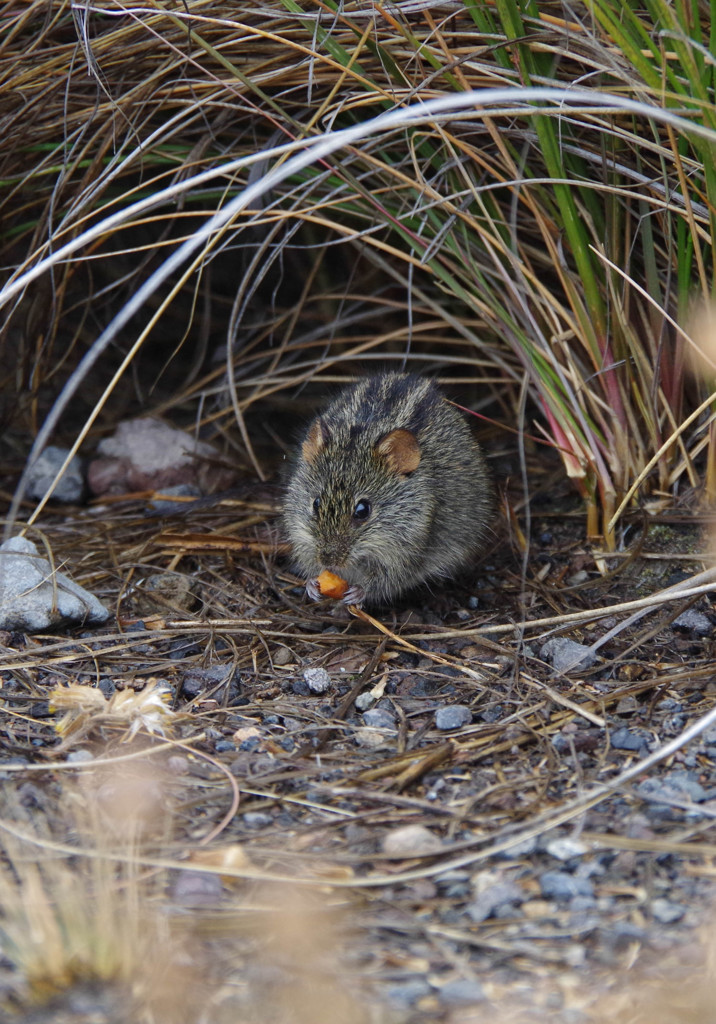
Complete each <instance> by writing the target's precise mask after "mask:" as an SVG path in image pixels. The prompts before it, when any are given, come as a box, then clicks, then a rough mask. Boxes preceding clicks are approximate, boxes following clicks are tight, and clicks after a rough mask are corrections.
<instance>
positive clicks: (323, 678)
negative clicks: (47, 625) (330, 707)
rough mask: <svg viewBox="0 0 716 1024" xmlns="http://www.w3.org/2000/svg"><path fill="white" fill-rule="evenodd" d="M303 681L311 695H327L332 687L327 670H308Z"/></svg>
mask: <svg viewBox="0 0 716 1024" xmlns="http://www.w3.org/2000/svg"><path fill="white" fill-rule="evenodd" d="M303 679H304V681H305V683H306V685H307V686H308V689H309V690H310V691H311V693H326V691H327V690H328V689H329V687H330V685H331V677H330V676H329V675H328V673H327V672H326V670H325V668H307V669H306V671H305V672H304V673H303Z"/></svg>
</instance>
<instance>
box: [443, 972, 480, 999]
mask: <svg viewBox="0 0 716 1024" xmlns="http://www.w3.org/2000/svg"><path fill="white" fill-rule="evenodd" d="M438 996H439V997H440V1002H441V1003H443V1004H444V1005H445V1006H471V1005H472V1004H473V1003H481V1002H483V1001H484V999H485V991H484V989H483V987H482V985H481V984H480V982H479V981H473V980H471V979H470V978H456V979H455V980H454V981H448V982H446V984H444V985H442V986H441V987H440V989H439V991H438Z"/></svg>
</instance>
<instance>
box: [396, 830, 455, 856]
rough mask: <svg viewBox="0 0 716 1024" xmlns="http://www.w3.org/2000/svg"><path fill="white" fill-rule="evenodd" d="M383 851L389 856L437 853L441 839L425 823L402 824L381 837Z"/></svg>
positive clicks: (440, 846)
mask: <svg viewBox="0 0 716 1024" xmlns="http://www.w3.org/2000/svg"><path fill="white" fill-rule="evenodd" d="M382 846H383V853H387V854H389V855H390V856H391V857H401V858H402V857H423V856H425V855H426V854H431V853H439V852H440V850H442V846H443V844H442V841H441V840H440V839H439V837H438V836H436V835H435V833H434V832H431V831H430V829H429V828H426V827H425V825H402V826H401V827H400V828H394V829H393V830H392V831H390V832H388V833H387V835H386V836H385V837H384V838H383V843H382Z"/></svg>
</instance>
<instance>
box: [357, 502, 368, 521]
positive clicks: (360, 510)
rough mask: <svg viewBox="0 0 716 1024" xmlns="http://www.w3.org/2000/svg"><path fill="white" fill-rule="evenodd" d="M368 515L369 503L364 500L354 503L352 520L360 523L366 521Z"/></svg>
mask: <svg viewBox="0 0 716 1024" xmlns="http://www.w3.org/2000/svg"><path fill="white" fill-rule="evenodd" d="M370 513H371V507H370V502H369V501H367V500H366V499H365V498H361V500H360V501H357V502H356V507H355V508H354V509H353V518H354V519H359V520H361V521H362V520H363V519H367V518H368V516H369V515H370Z"/></svg>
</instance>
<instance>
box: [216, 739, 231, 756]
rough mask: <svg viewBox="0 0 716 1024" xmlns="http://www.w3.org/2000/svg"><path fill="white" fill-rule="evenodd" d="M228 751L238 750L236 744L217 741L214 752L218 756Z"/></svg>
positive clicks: (229, 741)
mask: <svg viewBox="0 0 716 1024" xmlns="http://www.w3.org/2000/svg"><path fill="white" fill-rule="evenodd" d="M227 750H236V744H235V743H232V742H231V740H217V741H216V743H215V744H214V751H215V753H217V754H225V753H226V751H227Z"/></svg>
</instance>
